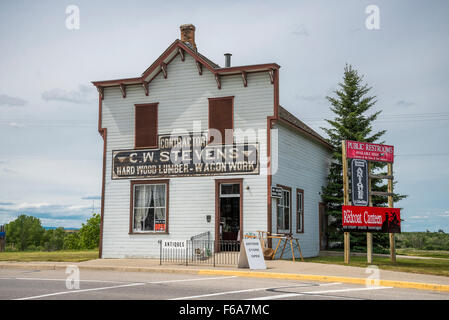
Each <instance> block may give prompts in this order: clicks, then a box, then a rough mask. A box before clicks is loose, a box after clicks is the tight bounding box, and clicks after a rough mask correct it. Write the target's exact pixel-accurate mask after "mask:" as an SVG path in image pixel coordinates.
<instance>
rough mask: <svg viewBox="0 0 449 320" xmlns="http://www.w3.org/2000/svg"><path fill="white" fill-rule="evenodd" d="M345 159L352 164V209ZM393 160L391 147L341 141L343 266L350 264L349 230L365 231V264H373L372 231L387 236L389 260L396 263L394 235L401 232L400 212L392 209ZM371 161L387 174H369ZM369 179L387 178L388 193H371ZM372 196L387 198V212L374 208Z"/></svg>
mask: <svg viewBox="0 0 449 320" xmlns="http://www.w3.org/2000/svg"><path fill="white" fill-rule="evenodd" d="M348 158H351V159H353V160H352V161H351V182H352V183H351V186H352V192H351V195H352V197H351V198H352V206H350V205H349V187H348V167H347V166H348V163H347V159H348ZM362 161H365V162H362ZM367 161H368V162H367ZM393 161H394V146H389V145H381V144H374V143H367V142H358V141H345V140H344V141H342V163H343V192H344V201H343V202H344V206H343V208H342V211H343V212H342V214H343V230H344V246H345V250H344V259H345V263H349V252H350V251H349V245H350V243H349V231H364V232H367V235H366V244H367V262H368V263H372V261H373V235H372V233H371V232H386V233H389V240H390V259H391V261H392V262H395V261H396V250H395V236H394V233H397V232H401V227H400V209H394V208H393V207H394V204H393V196H394V193H393ZM371 162H386V163H387V166H388V174H387V175H380V174H372V173H371ZM365 170H366V171H365ZM372 178H374V179H388V191H387V192H375V191H372V190H371V188H372ZM365 192H367V193H365ZM373 195H377V196H387V197H388V209H387V208H382V207H373V201H372V196H373ZM367 205H368V206H367Z"/></svg>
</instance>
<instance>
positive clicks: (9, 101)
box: [0, 94, 27, 107]
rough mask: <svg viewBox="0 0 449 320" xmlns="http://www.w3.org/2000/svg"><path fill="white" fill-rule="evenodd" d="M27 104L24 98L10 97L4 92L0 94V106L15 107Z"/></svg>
mask: <svg viewBox="0 0 449 320" xmlns="http://www.w3.org/2000/svg"><path fill="white" fill-rule="evenodd" d="M26 104H27V101H26V100H23V99H21V98H18V97H11V96H8V95H6V94H0V106H1V105H4V106H10V107H16V106H24V105H26Z"/></svg>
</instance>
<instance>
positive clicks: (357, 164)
mask: <svg viewBox="0 0 449 320" xmlns="http://www.w3.org/2000/svg"><path fill="white" fill-rule="evenodd" d="M351 180H352V181H351V182H352V183H351V186H352V188H351V196H352V204H353V205H355V206H367V205H368V195H369V192H368V161H366V160H359V159H352V160H351Z"/></svg>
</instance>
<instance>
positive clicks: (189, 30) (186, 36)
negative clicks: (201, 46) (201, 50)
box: [179, 24, 197, 51]
mask: <svg viewBox="0 0 449 320" xmlns="http://www.w3.org/2000/svg"><path fill="white" fill-rule="evenodd" d="M179 28H180V29H181V41H182V42H184V43H185V44H187V45H189V46H190V47H191V48H192V49H194V50H195V51H197V49H196V43H195V26H194V25H193V24H183V25H182V26H180V27H179Z"/></svg>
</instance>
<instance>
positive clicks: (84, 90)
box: [42, 85, 95, 104]
mask: <svg viewBox="0 0 449 320" xmlns="http://www.w3.org/2000/svg"><path fill="white" fill-rule="evenodd" d="M42 99H44V100H46V101H65V102H71V103H76V104H85V103H90V102H93V101H95V89H94V88H93V87H90V86H86V85H80V86H79V87H78V90H70V91H67V90H64V89H60V88H55V89H51V90H49V91H44V92H43V93H42Z"/></svg>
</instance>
